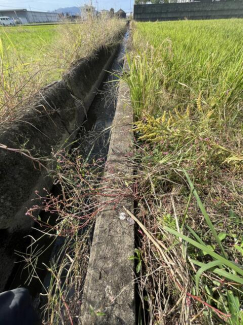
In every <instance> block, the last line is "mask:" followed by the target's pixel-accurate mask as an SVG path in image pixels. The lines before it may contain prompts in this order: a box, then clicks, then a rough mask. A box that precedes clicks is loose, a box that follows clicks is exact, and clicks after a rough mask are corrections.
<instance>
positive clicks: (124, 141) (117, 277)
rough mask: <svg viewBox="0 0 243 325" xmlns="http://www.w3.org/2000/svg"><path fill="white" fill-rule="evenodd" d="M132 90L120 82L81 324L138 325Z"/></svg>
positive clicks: (85, 288)
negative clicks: (131, 214) (133, 216)
mask: <svg viewBox="0 0 243 325" xmlns="http://www.w3.org/2000/svg"><path fill="white" fill-rule="evenodd" d="M129 98H130V93H129V89H128V86H127V85H126V84H125V83H124V82H123V81H121V83H120V89H119V97H118V104H117V110H116V115H115V119H114V122H113V126H112V133H111V141H110V148H109V153H108V158H107V163H106V170H105V174H104V181H103V182H104V188H105V190H104V197H103V198H102V199H101V201H102V202H101V203H102V205H103V206H104V202H106V203H107V204H105V208H104V209H102V212H101V213H100V214H99V215H98V217H97V219H96V225H95V231H94V239H93V244H92V248H91V255H90V261H89V267H88V272H87V277H86V282H85V287H84V294H83V305H82V309H81V317H80V324H82V325H91V324H92V325H94V324H95V325H96V324H106V325H107V324H109V325H117V324H124V325H125V324H126V325H132V324H135V289H134V262H133V261H132V260H129V257H130V256H133V255H134V223H133V221H132V220H131V219H130V218H129V216H128V215H126V213H125V212H124V209H123V206H125V207H126V208H127V209H128V210H130V211H132V210H133V198H132V193H131V188H130V187H129V184H128V183H129V182H130V183H131V176H132V174H133V168H132V166H131V165H129V163H128V161H129V160H128V157H129V156H130V155H132V151H133V149H132V146H133V135H132V123H133V112H132V108H131V103H130V100H129Z"/></svg>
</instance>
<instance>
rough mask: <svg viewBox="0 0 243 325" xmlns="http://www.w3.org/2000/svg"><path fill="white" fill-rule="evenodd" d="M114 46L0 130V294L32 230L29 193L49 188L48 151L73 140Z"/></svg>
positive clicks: (74, 70)
mask: <svg viewBox="0 0 243 325" xmlns="http://www.w3.org/2000/svg"><path fill="white" fill-rule="evenodd" d="M118 46H119V45H118V42H117V44H116V45H113V46H110V47H108V48H107V47H106V48H103V47H102V48H100V49H99V50H97V51H96V52H95V53H94V55H93V56H92V57H90V58H85V59H82V60H80V61H79V62H77V64H75V65H74V66H73V67H72V68H71V69H70V71H69V72H68V73H66V74H65V75H64V77H63V79H62V80H61V81H59V82H56V83H54V84H52V85H50V86H48V87H46V88H45V89H43V90H42V91H41V92H40V95H39V96H38V97H36V98H35V99H34V100H33V102H32V103H30V104H29V107H28V109H26V110H25V112H26V113H25V114H24V115H23V116H22V117H20V118H18V119H17V120H16V122H15V123H13V124H12V125H10V126H8V127H7V126H4V127H3V126H2V127H1V129H0V181H1V186H0V202H1V204H0V235H1V238H0V256H1V257H0V258H1V263H0V291H2V290H3V289H4V286H5V285H6V282H7V279H8V277H9V275H10V274H11V271H12V269H13V265H14V259H15V256H14V250H15V249H18V248H19V247H18V243H20V242H21V238H23V235H24V234H27V233H28V232H29V230H30V227H31V226H32V225H33V220H32V219H31V218H30V217H28V216H26V215H25V214H26V211H27V209H28V208H30V207H31V206H32V205H33V204H34V202H33V201H32V199H33V198H34V197H36V194H35V191H36V190H37V191H39V193H40V194H42V193H43V188H46V189H49V188H50V187H51V185H52V181H51V178H50V177H49V176H48V173H47V170H46V167H47V166H48V167H50V164H51V163H52V162H51V157H52V152H56V151H58V150H59V149H61V148H63V147H65V146H67V145H68V144H69V143H70V142H71V141H73V139H74V138H75V135H76V133H77V130H78V128H79V127H80V126H81V124H82V122H83V121H84V119H85V118H86V114H87V111H88V108H89V106H90V104H91V103H92V101H93V99H94V97H95V95H96V92H97V89H98V87H99V86H100V84H101V82H102V81H103V79H104V76H105V73H106V71H107V70H108V69H109V67H110V65H111V63H112V61H113V59H114V57H115V55H116V53H117V50H118ZM17 238H19V239H17Z"/></svg>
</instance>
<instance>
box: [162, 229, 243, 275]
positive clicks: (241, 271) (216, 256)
mask: <svg viewBox="0 0 243 325" xmlns="http://www.w3.org/2000/svg"><path fill="white" fill-rule="evenodd" d="M164 229H165V230H166V231H168V232H169V233H171V234H172V235H175V236H176V237H180V238H182V239H183V240H185V241H186V242H188V243H190V244H191V245H193V246H195V247H197V248H198V249H200V250H201V251H205V252H207V253H208V254H209V255H211V256H212V257H213V258H214V259H215V260H218V261H220V262H221V263H222V264H223V265H226V266H228V267H229V268H230V269H232V270H234V271H235V272H237V273H239V274H240V275H242V276H243V269H242V268H240V267H239V266H238V265H236V264H235V263H234V262H231V261H229V260H227V259H226V258H224V257H223V256H221V255H219V254H217V253H215V252H214V251H212V250H211V249H209V248H208V247H207V246H205V245H202V244H200V243H198V242H196V241H195V240H193V239H191V238H189V237H187V236H185V235H182V234H181V233H179V232H177V231H176V230H174V229H170V228H169V227H164Z"/></svg>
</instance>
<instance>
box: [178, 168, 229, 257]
mask: <svg viewBox="0 0 243 325" xmlns="http://www.w3.org/2000/svg"><path fill="white" fill-rule="evenodd" d="M184 173H185V175H186V178H187V181H188V183H189V186H190V189H191V191H193V194H194V196H195V198H196V200H197V204H198V206H199V208H200V210H201V212H202V214H203V216H204V219H205V220H206V222H207V225H208V226H209V228H210V230H211V232H212V234H213V236H214V238H215V240H216V242H217V243H218V245H219V247H220V249H221V251H222V254H223V256H224V258H227V255H226V253H225V251H224V248H223V246H222V244H221V241H220V239H219V237H218V235H217V232H216V230H215V228H214V226H213V224H212V222H211V220H210V217H209V215H208V213H207V211H206V209H205V207H204V205H203V204H202V201H201V199H200V197H199V195H198V193H197V191H196V189H195V188H194V185H193V184H192V181H191V179H190V177H189V175H188V173H187V172H186V171H185V170H184Z"/></svg>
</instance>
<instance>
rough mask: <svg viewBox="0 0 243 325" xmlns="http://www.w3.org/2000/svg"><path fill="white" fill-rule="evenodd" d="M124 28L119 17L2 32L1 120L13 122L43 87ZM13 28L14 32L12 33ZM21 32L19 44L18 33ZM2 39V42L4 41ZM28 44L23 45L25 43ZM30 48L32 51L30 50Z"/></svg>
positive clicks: (0, 62) (108, 41) (112, 38)
mask: <svg viewBox="0 0 243 325" xmlns="http://www.w3.org/2000/svg"><path fill="white" fill-rule="evenodd" d="M124 28H125V22H123V21H121V20H116V19H110V20H88V21H86V22H83V23H77V24H64V25H60V26H52V27H51V29H50V26H44V27H43V26H42V27H41V28H40V27H39V26H32V27H29V26H28V27H21V28H20V27H16V29H14V28H12V29H11V30H10V29H8V30H7V29H6V31H4V30H3V29H2V30H1V35H0V123H4V122H6V121H12V120H14V119H15V117H16V113H19V111H20V110H21V109H22V110H24V106H25V105H26V102H27V101H28V100H29V99H30V98H32V97H33V96H34V95H35V94H36V93H38V92H39V90H40V88H41V87H44V86H46V85H48V84H49V83H51V82H53V81H56V80H58V79H60V78H61V77H62V74H63V73H64V72H65V71H66V70H67V69H68V68H69V67H70V65H71V64H73V63H75V61H77V60H79V59H81V58H84V57H86V56H89V55H90V54H91V53H92V52H93V51H95V50H96V49H97V48H99V47H100V46H108V45H110V44H111V43H113V42H114V41H115V38H116V36H117V35H118V33H120V32H122V31H123V30H124ZM9 31H11V33H10V32H9ZM17 31H18V34H19V38H18V42H21V45H22V46H21V45H17V44H18V43H17V39H16V36H17V35H16V32H17ZM1 40H2V41H1ZM25 43H26V44H29V46H28V47H27V46H24V44H25ZM30 48H31V50H30Z"/></svg>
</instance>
